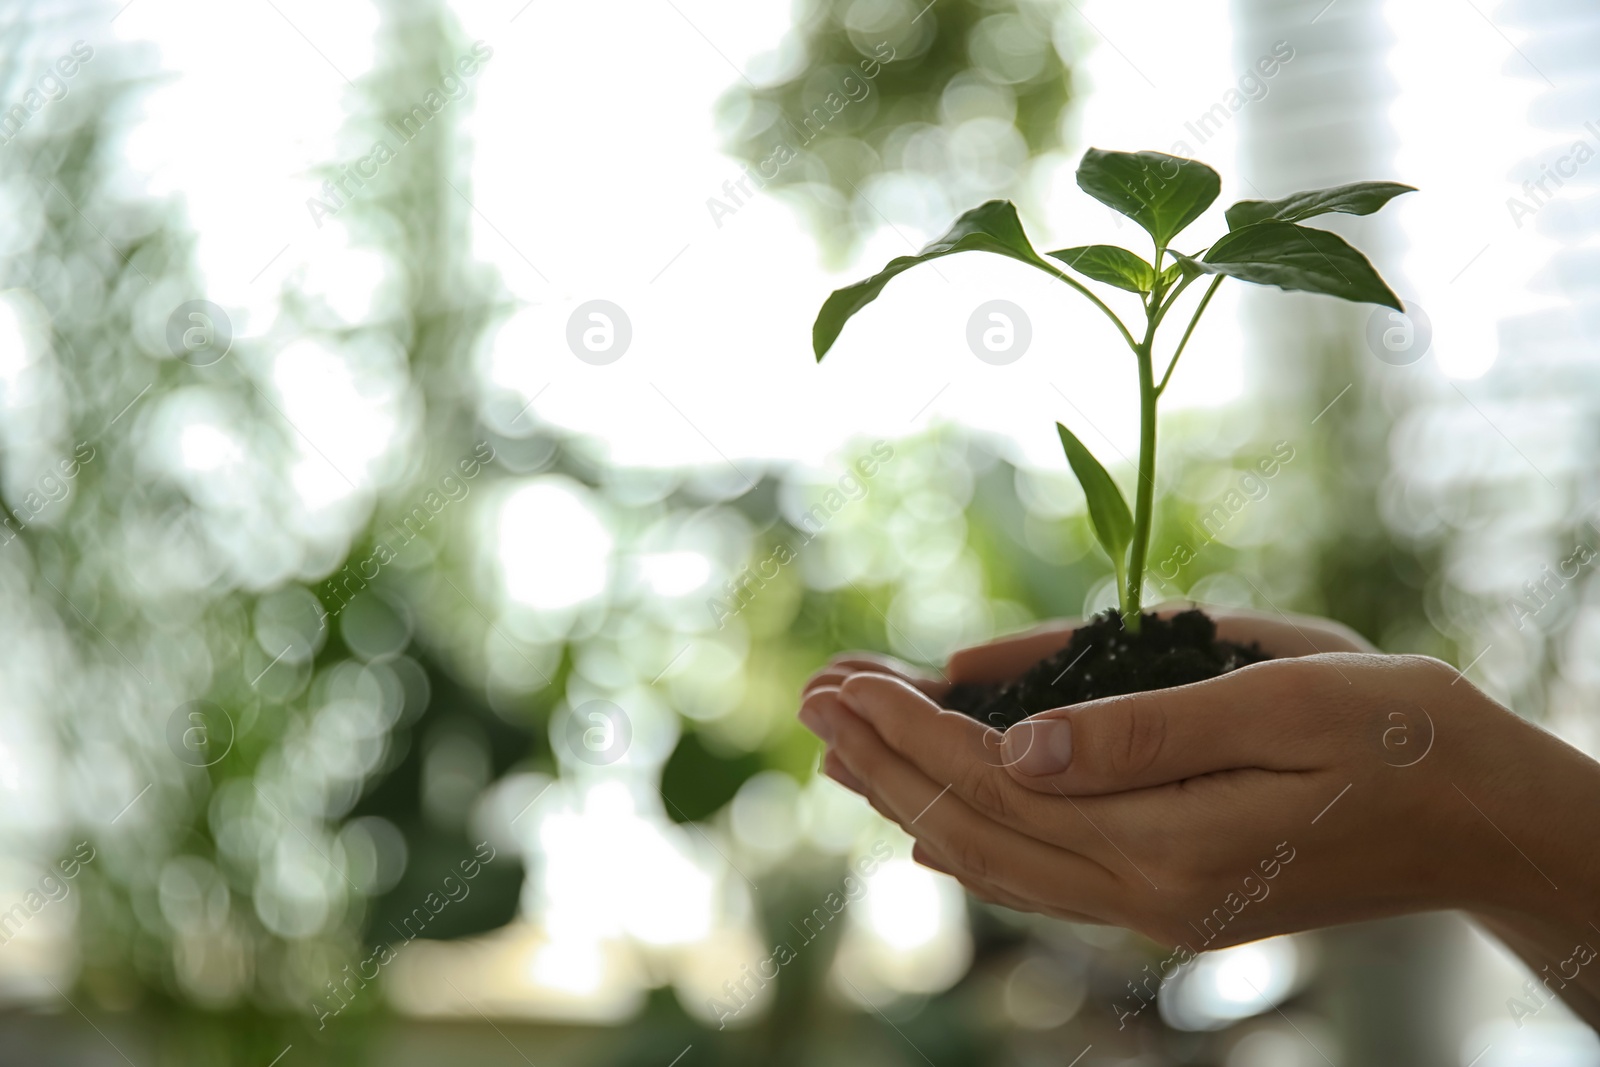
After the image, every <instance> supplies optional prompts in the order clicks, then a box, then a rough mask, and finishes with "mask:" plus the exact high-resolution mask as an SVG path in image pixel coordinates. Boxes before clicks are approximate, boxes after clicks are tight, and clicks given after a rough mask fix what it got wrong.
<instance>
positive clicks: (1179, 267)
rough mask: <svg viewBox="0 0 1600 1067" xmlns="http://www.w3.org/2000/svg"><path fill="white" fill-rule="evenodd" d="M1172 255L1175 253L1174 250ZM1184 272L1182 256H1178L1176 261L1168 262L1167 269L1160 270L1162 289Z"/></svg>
mask: <svg viewBox="0 0 1600 1067" xmlns="http://www.w3.org/2000/svg"><path fill="white" fill-rule="evenodd" d="M1173 255H1177V253H1176V252H1174V253H1173ZM1184 273H1185V271H1184V266H1183V257H1181V256H1179V258H1178V261H1177V262H1176V263H1170V264H1168V265H1167V269H1166V270H1164V271H1162V272H1161V287H1162V288H1163V289H1165V288H1168V287H1170V286H1171V285H1172V283H1173V282H1175V281H1177V280H1178V279H1179V278H1181V277H1183V275H1184Z"/></svg>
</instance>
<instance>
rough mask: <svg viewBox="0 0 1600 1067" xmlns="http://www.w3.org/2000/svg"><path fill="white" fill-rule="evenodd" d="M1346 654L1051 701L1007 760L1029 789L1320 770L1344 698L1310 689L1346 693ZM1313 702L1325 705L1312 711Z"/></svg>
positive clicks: (1099, 789) (1082, 789)
mask: <svg viewBox="0 0 1600 1067" xmlns="http://www.w3.org/2000/svg"><path fill="white" fill-rule="evenodd" d="M1344 658H1345V656H1343V655H1328V656H1312V657H1306V658H1302V659H1290V660H1276V661H1271V662H1267V663H1259V664H1254V665H1252V666H1249V667H1243V668H1241V669H1239V670H1236V671H1233V672H1231V673H1229V674H1224V675H1222V676H1221V677H1219V678H1212V679H1208V680H1207V681H1203V682H1195V683H1194V684H1192V685H1181V686H1176V687H1174V688H1172V689H1160V690H1155V691H1152V692H1147V693H1131V694H1128V695H1127V696H1118V697H1108V698H1106V699H1104V700H1093V701H1089V702H1087V703H1084V704H1077V705H1074V706H1072V707H1068V708H1056V709H1054V710H1052V711H1046V712H1043V713H1041V714H1039V715H1035V716H1033V717H1032V718H1028V719H1024V720H1022V721H1021V722H1019V723H1017V724H1016V725H1015V726H1013V727H1012V728H1011V729H1010V730H1008V731H1006V735H1005V740H1004V743H1003V745H1002V747H1001V751H1002V752H1003V753H1005V755H1006V760H1005V769H1006V772H1007V773H1008V774H1009V775H1010V776H1011V778H1012V780H1013V781H1015V782H1017V783H1019V784H1021V785H1024V786H1026V787H1028V788H1029V789H1033V790H1037V791H1039V792H1044V793H1051V792H1055V791H1060V792H1061V793H1062V794H1063V795H1093V794H1097V793H1113V792H1120V791H1123V790H1129V789H1141V788H1146V787H1150V786H1157V785H1161V784H1164V783H1170V782H1179V781H1183V780H1184V779H1187V778H1193V777H1196V776H1199V775H1204V774H1211V773H1214V772H1217V771H1227V770H1238V769H1242V768H1260V769H1263V770H1271V771H1300V770H1315V769H1318V768H1320V767H1322V766H1325V765H1326V764H1327V763H1329V762H1330V761H1331V759H1332V758H1333V748H1334V746H1335V745H1336V743H1337V742H1336V740H1335V738H1336V737H1337V736H1338V734H1337V729H1338V714H1337V711H1338V705H1337V702H1336V701H1334V702H1330V701H1328V700H1325V699H1319V700H1316V701H1314V702H1311V703H1310V704H1308V702H1307V701H1305V700H1304V699H1303V697H1304V696H1305V695H1307V694H1321V693H1323V692H1329V691H1331V692H1334V693H1341V692H1342V691H1343V690H1344V689H1345V688H1346V686H1347V682H1346V681H1345V680H1343V679H1344V678H1345V675H1344V674H1343V672H1341V671H1340V670H1339V666H1338V664H1339V661H1341V660H1343V659H1344ZM1352 658H1353V657H1352ZM1313 705H1314V706H1316V707H1317V708H1318V714H1317V715H1316V716H1310V715H1307V714H1305V713H1304V711H1303V709H1304V708H1306V707H1308V706H1313Z"/></svg>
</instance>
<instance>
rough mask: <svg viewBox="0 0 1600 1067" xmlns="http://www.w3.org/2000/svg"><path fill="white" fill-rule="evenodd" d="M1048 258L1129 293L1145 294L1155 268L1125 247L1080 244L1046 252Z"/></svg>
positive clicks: (1151, 281)
mask: <svg viewBox="0 0 1600 1067" xmlns="http://www.w3.org/2000/svg"><path fill="white" fill-rule="evenodd" d="M1045 255H1047V256H1049V257H1050V258H1051V259H1059V260H1060V261H1061V262H1063V263H1065V264H1066V265H1067V266H1069V267H1071V268H1072V269H1073V270H1075V271H1077V272H1078V273H1079V274H1082V275H1083V276H1084V277H1086V278H1093V279H1094V280H1095V281H1097V282H1105V283H1106V284H1107V285H1114V286H1116V287H1117V288H1118V289H1126V290H1127V291H1128V292H1130V293H1148V292H1149V291H1150V287H1151V286H1152V285H1153V284H1154V283H1155V277H1156V271H1155V268H1154V267H1152V266H1151V265H1150V264H1148V263H1146V262H1145V261H1144V260H1142V259H1140V258H1139V257H1138V256H1136V255H1134V254H1133V253H1132V252H1130V251H1128V250H1127V249H1126V248H1118V247H1117V246H1116V245H1082V246H1080V247H1078V248H1063V249H1061V250H1060V251H1059V252H1046V253H1045Z"/></svg>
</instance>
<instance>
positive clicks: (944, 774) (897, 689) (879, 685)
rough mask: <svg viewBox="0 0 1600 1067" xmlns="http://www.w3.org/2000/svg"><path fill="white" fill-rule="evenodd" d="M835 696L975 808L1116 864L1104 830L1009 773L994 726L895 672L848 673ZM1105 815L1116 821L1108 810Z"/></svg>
mask: <svg viewBox="0 0 1600 1067" xmlns="http://www.w3.org/2000/svg"><path fill="white" fill-rule="evenodd" d="M839 699H840V700H841V701H843V702H844V705H845V706H846V707H847V708H849V709H850V710H851V711H853V712H855V713H856V714H857V715H859V716H861V718H862V719H863V720H865V721H866V722H867V723H868V725H870V726H871V727H872V728H873V730H875V731H876V732H877V734H878V736H879V737H880V738H881V739H882V740H883V742H884V744H886V745H888V746H889V748H890V749H892V750H893V751H894V752H895V754H896V755H898V756H899V757H900V758H901V759H903V760H905V761H906V762H907V763H909V764H911V765H912V766H913V767H915V768H916V769H917V770H919V771H921V772H922V773H923V774H924V775H926V776H927V777H928V778H929V779H931V780H932V781H936V782H948V783H950V787H951V790H952V791H953V792H954V793H955V795H956V796H958V797H960V798H961V799H962V800H964V801H965V802H966V803H967V804H968V806H970V807H971V808H973V809H974V810H975V811H977V812H978V813H979V814H980V815H983V816H984V817H986V818H989V819H993V820H994V821H996V822H999V823H1002V824H1004V825H1006V826H1009V827H1011V828H1013V829H1015V830H1019V831H1021V832H1022V833H1024V834H1027V835H1028V836H1029V837H1033V838H1036V839H1038V840H1040V841H1045V842H1048V843H1049V844H1052V845H1056V846H1058V847H1061V848H1066V849H1069V850H1071V851H1073V852H1076V853H1079V854H1080V855H1084V856H1088V857H1090V858H1091V859H1094V860H1096V861H1097V862H1100V863H1102V864H1103V865H1107V866H1112V867H1113V868H1115V864H1112V863H1110V857H1109V856H1108V855H1106V853H1107V852H1109V850H1108V849H1106V848H1105V847H1104V841H1103V840H1102V839H1101V837H1100V836H1099V835H1098V834H1097V833H1096V832H1095V831H1094V830H1093V829H1092V828H1091V827H1090V826H1089V825H1087V824H1086V821H1085V820H1084V819H1080V818H1078V817H1077V816H1076V815H1073V813H1072V812H1070V811H1064V810H1063V809H1065V807H1066V805H1065V804H1062V803H1061V800H1060V798H1059V797H1056V796H1055V794H1054V791H1053V790H1052V791H1048V792H1049V796H1048V797H1045V796H1040V795H1039V794H1038V792H1036V791H1034V790H1031V789H1028V788H1026V787H1025V786H1022V785H1020V784H1018V783H1017V782H1016V781H1015V780H1013V779H1012V777H1011V775H1009V774H1007V773H1006V769H1005V766H1004V764H1005V762H1006V759H1007V756H1006V754H1005V752H1004V751H1003V750H1002V742H1003V738H1004V735H1002V734H1001V732H1000V731H999V730H996V729H994V728H993V727H991V726H985V725H983V724H982V723H980V722H978V721H976V720H974V719H972V718H969V717H968V716H966V715H963V714H961V713H960V712H955V711H945V710H943V709H941V708H940V707H939V706H938V705H937V704H935V703H933V702H932V701H931V700H929V699H928V698H926V697H924V696H923V695H922V694H921V693H918V692H917V691H916V690H914V689H912V688H911V687H910V686H908V685H906V684H905V683H904V682H902V681H900V680H899V679H897V678H891V677H889V676H887V675H882V674H857V675H854V676H852V677H851V678H849V679H848V680H846V682H845V684H844V685H843V686H842V687H841V688H840V690H839ZM1011 758H1012V759H1015V758H1017V757H1016V755H1015V754H1013V755H1012V757H1011ZM1063 816H1070V817H1066V818H1064V817H1063ZM1089 817H1090V818H1093V817H1094V813H1090V814H1089ZM1096 821H1100V820H1096ZM1106 821H1114V820H1113V815H1108V816H1107V817H1106ZM1113 832H1115V831H1114V830H1113Z"/></svg>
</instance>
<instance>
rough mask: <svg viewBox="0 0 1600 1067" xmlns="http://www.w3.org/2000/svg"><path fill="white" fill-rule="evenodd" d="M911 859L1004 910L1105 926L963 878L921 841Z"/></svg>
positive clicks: (918, 842) (1086, 916)
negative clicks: (951, 879) (1008, 909)
mask: <svg viewBox="0 0 1600 1067" xmlns="http://www.w3.org/2000/svg"><path fill="white" fill-rule="evenodd" d="M911 858H912V859H913V860H915V861H916V862H918V863H920V864H922V866H924V867H926V868H928V869H929V870H932V871H938V872H939V873H940V874H942V875H945V876H946V877H949V878H954V879H955V880H956V881H957V882H959V883H960V884H961V888H963V889H965V890H966V891H967V892H969V893H971V894H972V895H973V896H975V897H977V898H979V899H980V900H984V901H987V902H988V903H990V904H998V905H1000V906H1001V907H1003V908H1010V909H1011V910H1012V911H1020V912H1031V913H1033V914H1037V915H1051V916H1053V917H1055V918H1057V919H1064V920H1066V921H1067V922H1075V923H1088V924H1089V925H1091V926H1104V925H1105V923H1103V922H1102V921H1100V920H1099V919H1094V918H1091V917H1090V916H1088V915H1080V914H1078V913H1077V912H1073V911H1066V910H1064V909H1061V908H1053V909H1051V910H1049V911H1044V910H1042V909H1041V907H1040V905H1039V904H1037V903H1033V902H1030V901H1026V900H1023V899H1022V898H1020V897H1014V896H1011V895H1010V894H1009V893H1006V892H1003V891H1002V890H1000V889H997V888H995V887H994V886H992V885H987V884H979V883H976V882H972V881H970V880H968V879H966V878H963V877H962V875H961V873H960V872H959V871H952V870H950V869H949V868H947V867H946V866H945V865H944V864H943V863H942V862H940V860H939V858H938V857H937V856H935V855H934V854H933V853H932V852H930V851H929V850H928V849H927V847H925V846H924V845H923V844H922V842H921V841H913V842H912V843H911Z"/></svg>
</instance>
